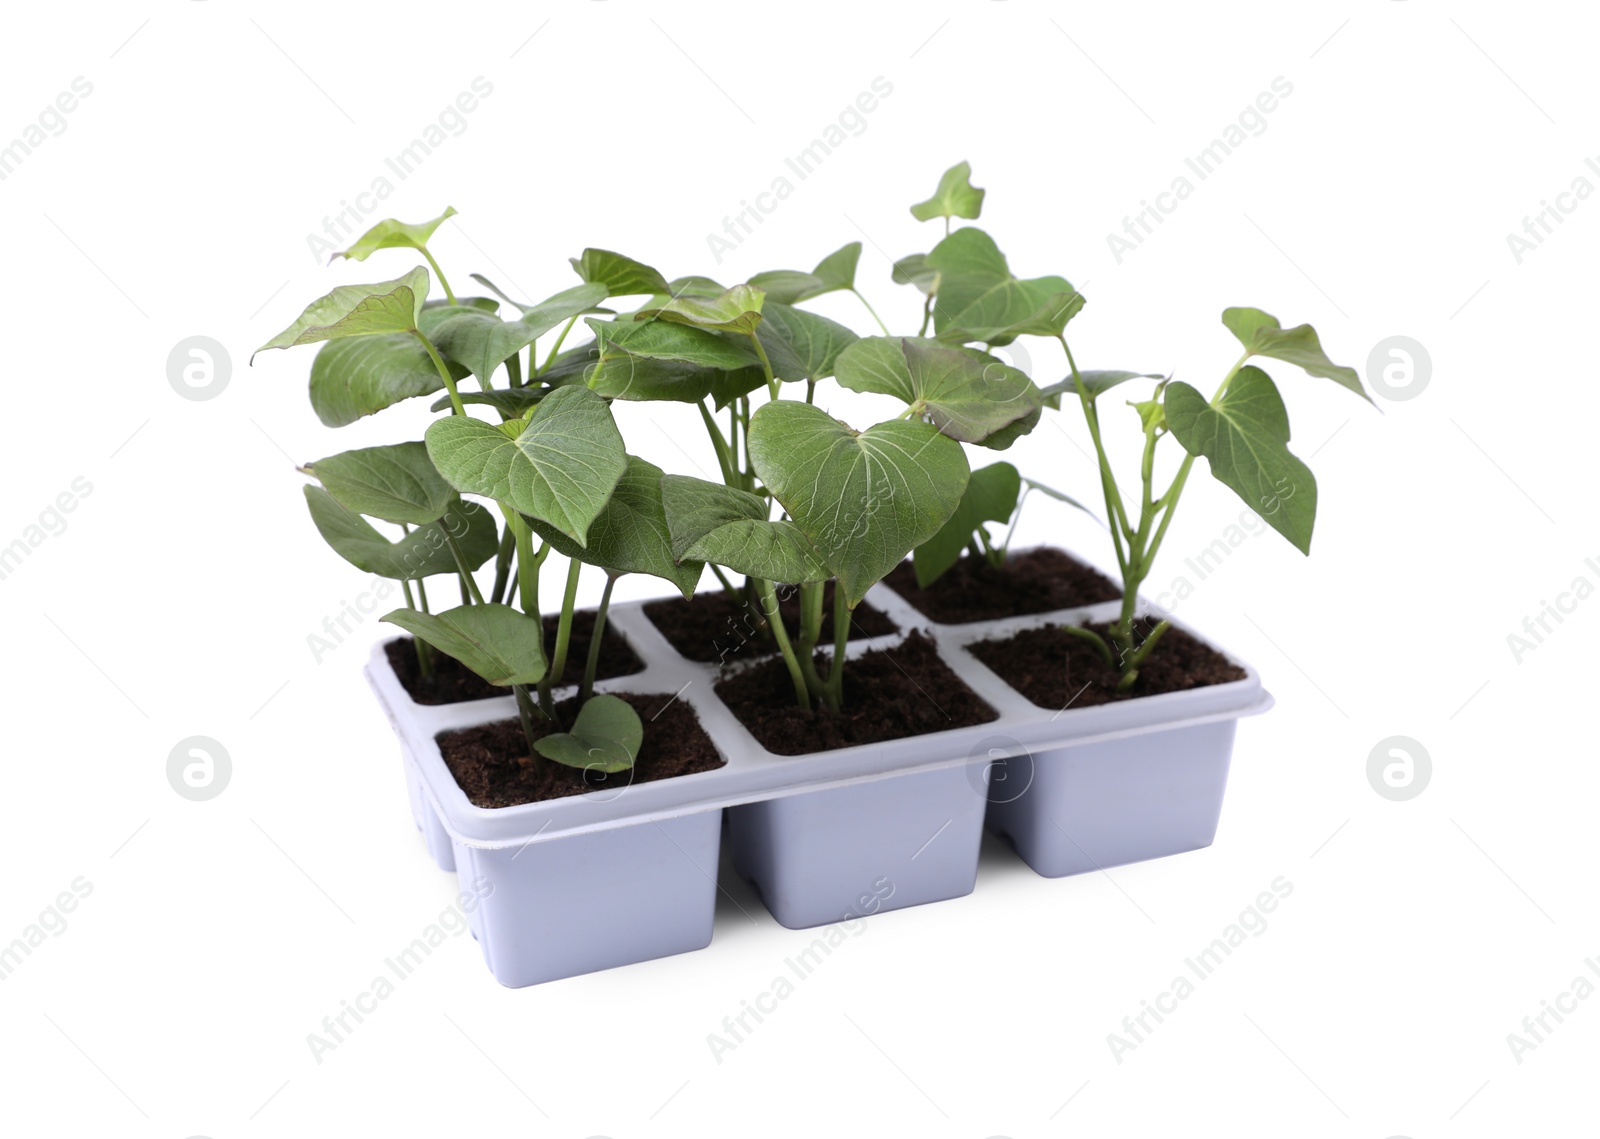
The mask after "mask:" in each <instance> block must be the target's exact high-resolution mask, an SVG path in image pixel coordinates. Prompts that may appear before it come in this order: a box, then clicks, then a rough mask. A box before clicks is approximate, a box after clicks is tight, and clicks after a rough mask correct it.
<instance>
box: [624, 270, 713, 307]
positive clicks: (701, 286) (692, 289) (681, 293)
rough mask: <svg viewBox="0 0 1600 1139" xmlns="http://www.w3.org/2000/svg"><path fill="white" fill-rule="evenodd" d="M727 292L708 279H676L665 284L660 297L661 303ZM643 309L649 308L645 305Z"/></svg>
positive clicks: (693, 277) (709, 296)
mask: <svg viewBox="0 0 1600 1139" xmlns="http://www.w3.org/2000/svg"><path fill="white" fill-rule="evenodd" d="M725 292H727V286H726V285H719V284H717V282H715V281H713V280H712V279H711V278H710V277H695V276H689V277H678V278H676V279H675V280H671V281H668V282H667V291H666V292H665V293H662V294H661V296H660V301H661V303H665V302H666V301H669V300H671V299H672V298H673V297H706V298H711V297H719V296H721V295H722V294H723V293H725ZM642 307H644V308H649V307H651V306H650V305H648V304H646V305H644V306H642Z"/></svg>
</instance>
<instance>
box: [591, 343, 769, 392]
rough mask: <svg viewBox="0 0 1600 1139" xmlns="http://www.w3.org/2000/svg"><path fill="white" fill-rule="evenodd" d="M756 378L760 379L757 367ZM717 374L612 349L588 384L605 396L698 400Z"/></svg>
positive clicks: (672, 361) (710, 369)
mask: <svg viewBox="0 0 1600 1139" xmlns="http://www.w3.org/2000/svg"><path fill="white" fill-rule="evenodd" d="M757 371H758V379H759V369H758V370H757ZM719 374H720V373H719V372H718V371H717V370H716V369H714V368H702V367H700V366H699V365H698V364H683V363H679V362H677V361H674V360H653V359H651V358H650V357H648V356H633V355H630V354H628V353H627V352H615V353H612V354H610V355H608V356H605V357H603V359H602V362H601V363H600V364H598V365H597V366H596V367H595V368H593V369H592V370H591V371H590V372H589V374H588V384H589V387H590V388H591V389H592V390H593V391H594V392H595V393H596V394H598V395H602V396H605V397H606V398H607V399H626V400H671V401H675V402H677V403H699V402H700V401H701V400H703V399H705V398H706V396H707V395H709V394H710V393H711V389H712V385H713V384H714V383H715V381H716V377H717V376H718V375H719Z"/></svg>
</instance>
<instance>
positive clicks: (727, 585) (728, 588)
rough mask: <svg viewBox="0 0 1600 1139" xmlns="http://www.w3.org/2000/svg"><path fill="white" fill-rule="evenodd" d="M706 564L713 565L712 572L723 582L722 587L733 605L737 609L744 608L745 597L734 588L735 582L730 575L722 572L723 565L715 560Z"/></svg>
mask: <svg viewBox="0 0 1600 1139" xmlns="http://www.w3.org/2000/svg"><path fill="white" fill-rule="evenodd" d="M706 565H708V566H710V567H711V572H712V573H713V574H715V575H716V578H717V580H718V581H720V582H721V583H722V589H723V591H724V592H725V593H727V595H728V600H729V601H731V602H733V607H734V608H735V609H743V608H744V598H743V597H742V596H741V595H740V593H739V591H738V590H737V589H735V588H734V585H733V582H731V581H729V580H728V575H727V574H725V573H723V572H722V567H721V566H719V565H717V564H716V563H715V562H707V563H706Z"/></svg>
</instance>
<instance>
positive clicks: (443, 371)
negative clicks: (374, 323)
mask: <svg viewBox="0 0 1600 1139" xmlns="http://www.w3.org/2000/svg"><path fill="white" fill-rule="evenodd" d="M411 334H412V335H413V336H415V337H416V338H417V339H418V340H420V341H422V346H423V347H424V348H426V349H427V350H428V357H429V359H431V360H432V361H433V366H434V367H435V368H437V369H438V371H439V378H440V379H442V380H443V381H444V386H445V390H446V391H448V392H449V393H450V414H451V415H465V414H467V409H466V408H465V407H463V406H461V393H460V392H459V391H457V390H456V378H455V377H454V376H452V375H451V374H450V369H449V368H447V367H445V363H444V359H443V358H442V357H441V356H440V355H439V350H438V349H437V348H435V347H434V346H433V341H431V340H429V339H428V338H427V337H426V336H425V335H423V332H422V330H421V329H420V328H413V329H412V330H411Z"/></svg>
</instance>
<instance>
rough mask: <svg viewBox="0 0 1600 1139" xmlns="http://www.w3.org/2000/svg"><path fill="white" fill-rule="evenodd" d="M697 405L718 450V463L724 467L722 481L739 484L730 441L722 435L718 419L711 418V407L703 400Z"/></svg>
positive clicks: (728, 483)
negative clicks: (731, 455)
mask: <svg viewBox="0 0 1600 1139" xmlns="http://www.w3.org/2000/svg"><path fill="white" fill-rule="evenodd" d="M695 406H696V407H698V408H699V409H700V418H701V420H702V421H704V423H705V425H706V434H708V435H710V436H711V446H712V447H713V448H715V450H716V452H717V465H718V466H719V467H721V468H722V481H723V482H724V483H725V484H726V485H728V486H738V485H739V480H738V478H737V477H736V476H735V474H734V469H733V461H732V460H731V459H730V458H729V457H728V441H727V440H726V439H724V438H723V437H722V429H721V428H719V427H718V426H717V421H716V420H715V419H713V418H711V409H710V408H708V407H707V406H706V405H705V403H704V402H703V401H702V402H701V403H698V404H696V405H695Z"/></svg>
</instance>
